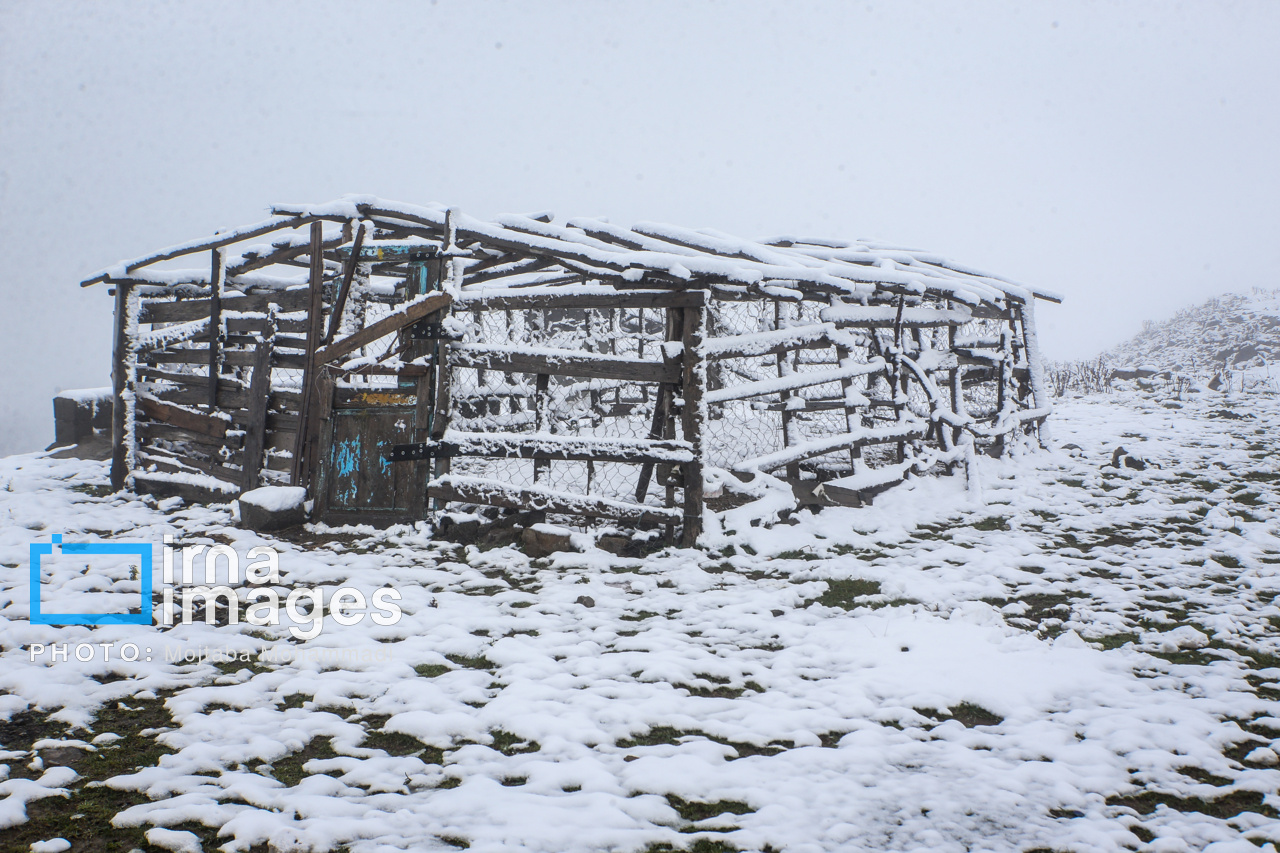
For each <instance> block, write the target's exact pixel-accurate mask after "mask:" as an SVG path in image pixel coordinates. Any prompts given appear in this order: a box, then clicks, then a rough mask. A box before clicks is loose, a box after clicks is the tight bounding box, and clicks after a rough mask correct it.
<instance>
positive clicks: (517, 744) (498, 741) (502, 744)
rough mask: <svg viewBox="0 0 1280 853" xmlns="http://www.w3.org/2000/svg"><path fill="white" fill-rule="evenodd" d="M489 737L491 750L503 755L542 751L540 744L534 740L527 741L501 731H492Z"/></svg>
mask: <svg viewBox="0 0 1280 853" xmlns="http://www.w3.org/2000/svg"><path fill="white" fill-rule="evenodd" d="M489 736H490V737H492V738H493V744H492V746H493V748H494V749H496V750H498V752H501V753H502V754H503V755H524V754H525V753H529V752H537V751H538V750H540V749H542V744H540V743H538V742H537V741H536V740H528V739H526V738H522V737H520V736H519V735H517V734H512V733H511V732H508V731H504V730H503V729H494V730H493V731H491V732H489Z"/></svg>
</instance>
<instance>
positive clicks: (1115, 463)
mask: <svg viewBox="0 0 1280 853" xmlns="http://www.w3.org/2000/svg"><path fill="white" fill-rule="evenodd" d="M1103 467H1107V466H1103ZM1110 467H1112V468H1132V469H1133V470H1135V471H1145V470H1147V460H1145V459H1143V458H1142V457H1141V456H1134V455H1132V454H1131V453H1129V451H1127V450H1125V449H1124V448H1123V447H1117V448H1116V449H1115V452H1114V453H1112V454H1111V466H1110Z"/></svg>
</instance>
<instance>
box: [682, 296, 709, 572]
mask: <svg viewBox="0 0 1280 853" xmlns="http://www.w3.org/2000/svg"><path fill="white" fill-rule="evenodd" d="M690 293H691V294H693V293H701V294H702V296H703V302H702V303H701V304H699V305H697V306H691V307H689V308H683V309H681V311H682V313H683V314H684V326H683V329H682V333H681V342H682V343H683V344H684V349H683V352H682V353H681V357H682V361H683V364H682V367H683V375H682V377H681V381H682V388H681V396H683V397H684V405H683V406H681V407H680V429H681V431H682V432H683V433H684V440H685V443H687V444H688V445H689V446H690V449H691V451H692V456H693V458H692V459H690V460H689V461H688V462H685V463H683V464H682V465H681V470H682V471H683V473H684V512H683V518H684V526H683V529H682V530H681V533H680V544H681V545H682V546H683V547H685V548H694V547H696V546H697V544H698V537H699V536H701V535H702V511H703V495H702V455H703V454H702V434H703V431H704V429H705V427H706V422H707V403H706V399H705V396H704V392H705V390H706V387H707V362H706V359H705V357H704V354H703V351H702V344H703V339H704V338H705V337H706V333H707V308H706V293H705V291H690Z"/></svg>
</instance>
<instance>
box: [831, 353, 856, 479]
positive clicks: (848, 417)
mask: <svg viewBox="0 0 1280 853" xmlns="http://www.w3.org/2000/svg"><path fill="white" fill-rule="evenodd" d="M852 355H853V354H852V353H851V352H850V351H849V348H848V347H846V346H844V345H843V344H837V345H836V363H837V364H839V365H840V366H844V363H845V361H846V360H847V359H849V358H851V357H852ZM852 389H853V380H852V379H850V378H847V377H846V378H844V379H841V380H840V390H841V391H842V392H843V393H844V428H845V431H846V432H849V433H853V432H854V431H855V430H856V429H857V428H859V427H861V426H862V420H861V419H860V418H859V417H858V416H857V414H856V413H855V412H854V410H853V406H850V405H849V392H850V391H851V390H852ZM861 458H862V445H860V444H855V445H853V446H852V447H850V448H849V467H850V469H853V468H856V467H857V464H858V460H859V459H861Z"/></svg>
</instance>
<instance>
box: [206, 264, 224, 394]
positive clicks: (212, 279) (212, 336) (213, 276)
mask: <svg viewBox="0 0 1280 853" xmlns="http://www.w3.org/2000/svg"><path fill="white" fill-rule="evenodd" d="M226 265H227V262H226V256H225V255H224V254H223V252H222V249H214V250H213V258H212V260H211V263H210V268H209V389H208V403H209V409H210V410H213V409H216V408H218V374H219V373H221V372H222V365H221V363H220V359H219V358H218V352H219V350H220V349H221V343H222V276H223V274H224V273H225V272H226Z"/></svg>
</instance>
